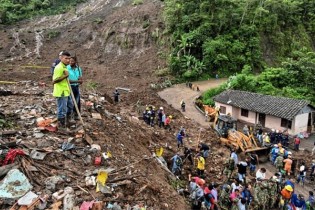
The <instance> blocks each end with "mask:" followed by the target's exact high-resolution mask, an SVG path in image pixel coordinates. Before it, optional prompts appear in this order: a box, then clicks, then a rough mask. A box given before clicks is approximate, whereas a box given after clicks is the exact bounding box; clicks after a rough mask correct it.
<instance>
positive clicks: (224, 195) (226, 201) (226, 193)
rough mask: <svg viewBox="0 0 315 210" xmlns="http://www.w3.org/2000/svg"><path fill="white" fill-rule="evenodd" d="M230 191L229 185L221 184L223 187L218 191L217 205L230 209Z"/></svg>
mask: <svg viewBox="0 0 315 210" xmlns="http://www.w3.org/2000/svg"><path fill="white" fill-rule="evenodd" d="M230 191H231V186H230V185H225V186H223V189H222V191H221V193H220V199H219V202H218V206H219V207H220V209H222V210H230V209H231V202H230V198H229V197H230Z"/></svg>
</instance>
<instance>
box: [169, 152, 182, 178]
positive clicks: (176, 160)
mask: <svg viewBox="0 0 315 210" xmlns="http://www.w3.org/2000/svg"><path fill="white" fill-rule="evenodd" d="M171 160H172V161H173V165H172V173H173V174H176V175H180V174H181V167H182V164H183V161H182V158H181V157H180V156H179V153H176V155H174V156H173V157H172V158H171Z"/></svg>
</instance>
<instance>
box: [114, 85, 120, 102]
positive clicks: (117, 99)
mask: <svg viewBox="0 0 315 210" xmlns="http://www.w3.org/2000/svg"><path fill="white" fill-rule="evenodd" d="M119 95H120V93H119V92H118V89H117V88H116V89H115V92H114V101H115V102H116V103H118V101H119Z"/></svg>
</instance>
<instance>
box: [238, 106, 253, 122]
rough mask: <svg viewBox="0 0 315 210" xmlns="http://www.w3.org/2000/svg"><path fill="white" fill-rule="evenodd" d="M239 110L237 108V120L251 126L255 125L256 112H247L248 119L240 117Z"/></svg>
mask: <svg viewBox="0 0 315 210" xmlns="http://www.w3.org/2000/svg"><path fill="white" fill-rule="evenodd" d="M241 113H242V112H241V109H240V108H239V112H238V116H237V117H236V118H237V119H239V120H241V121H245V122H249V123H252V124H255V123H256V112H252V111H248V117H244V116H241Z"/></svg>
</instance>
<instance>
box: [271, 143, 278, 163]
mask: <svg viewBox="0 0 315 210" xmlns="http://www.w3.org/2000/svg"><path fill="white" fill-rule="evenodd" d="M278 152H279V146H278V144H275V145H273V148H272V149H271V151H270V156H271V163H272V164H274V163H275V160H276V158H277V156H278Z"/></svg>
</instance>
